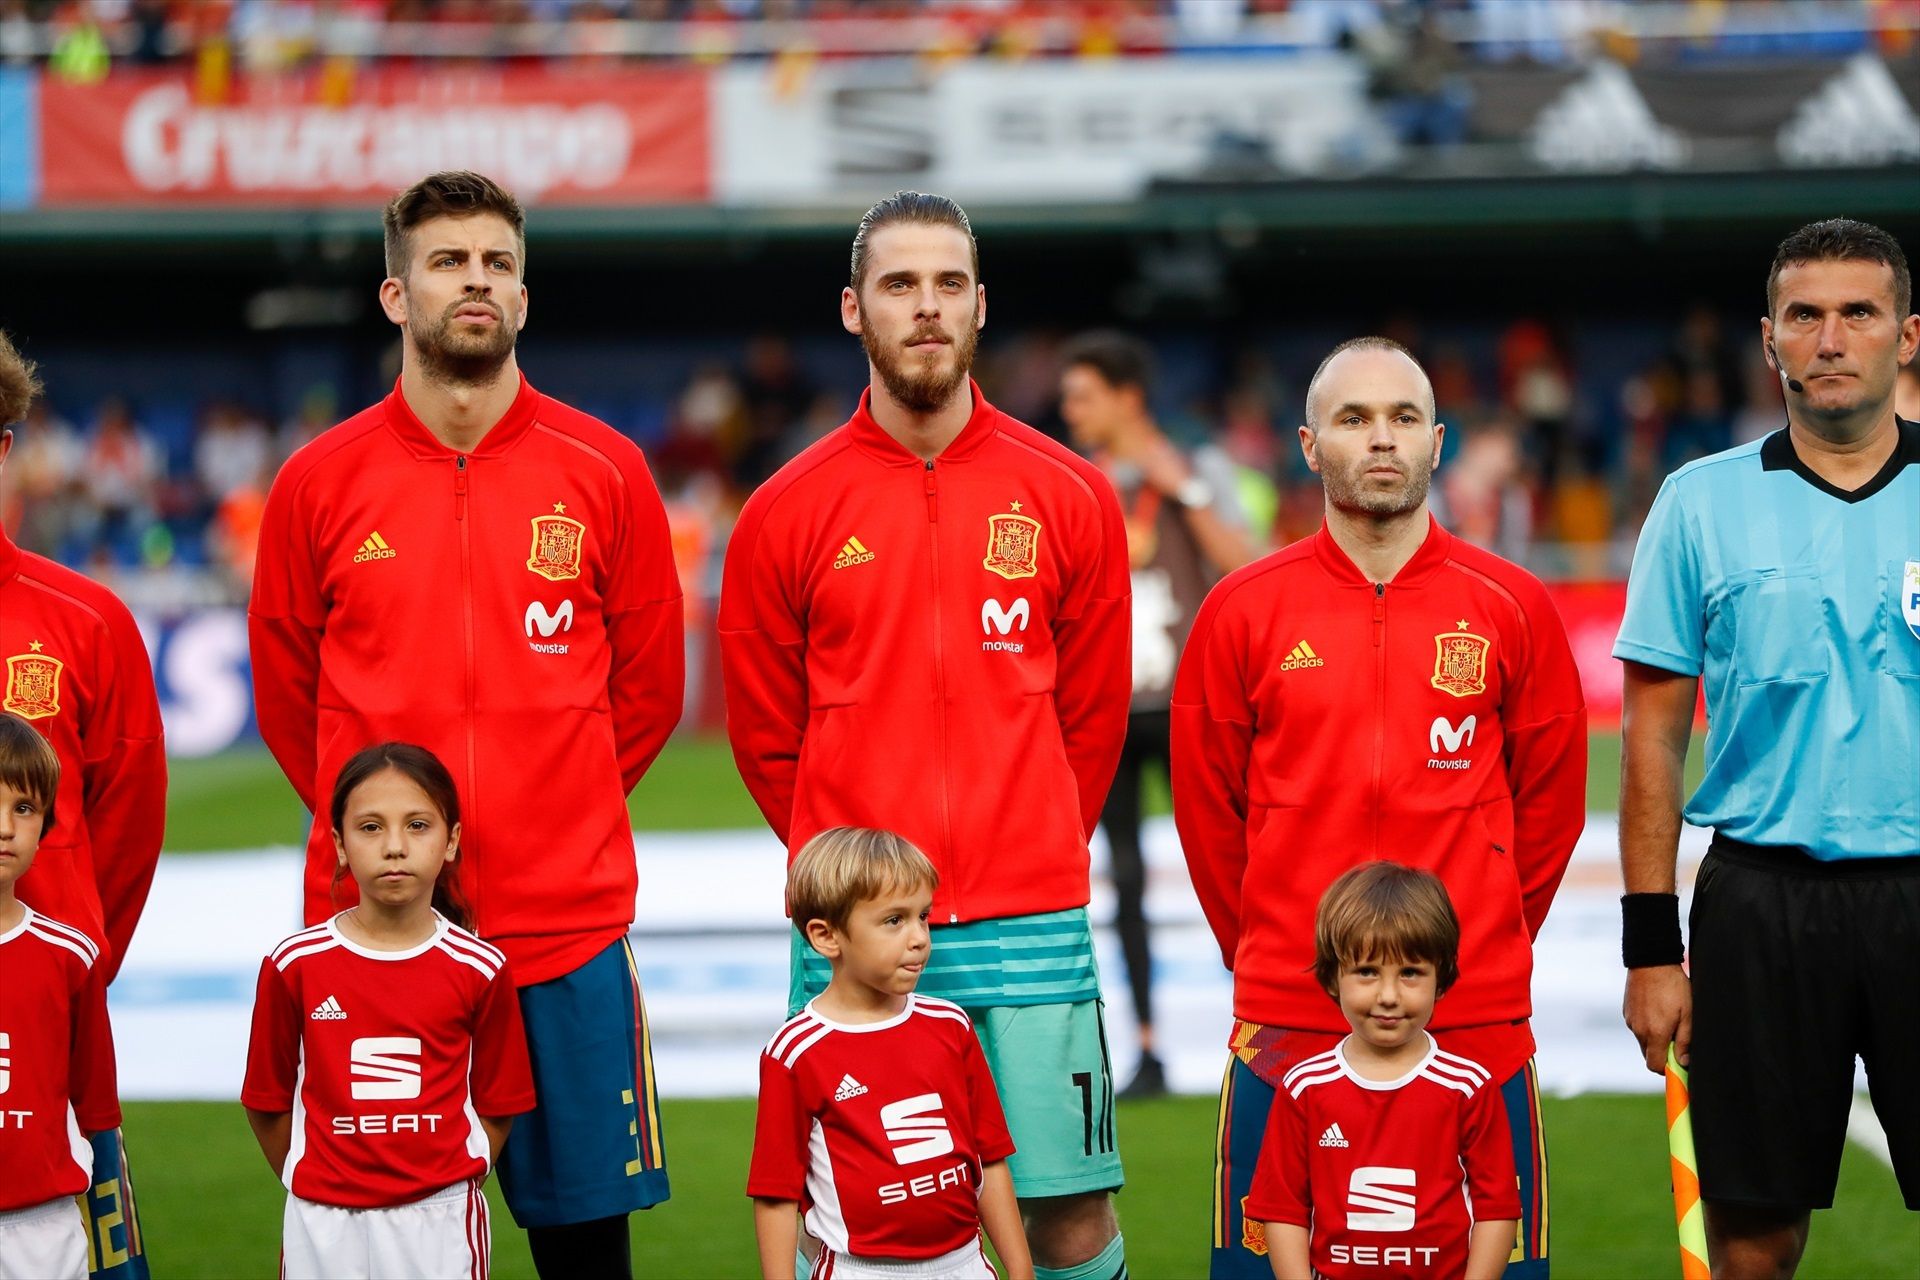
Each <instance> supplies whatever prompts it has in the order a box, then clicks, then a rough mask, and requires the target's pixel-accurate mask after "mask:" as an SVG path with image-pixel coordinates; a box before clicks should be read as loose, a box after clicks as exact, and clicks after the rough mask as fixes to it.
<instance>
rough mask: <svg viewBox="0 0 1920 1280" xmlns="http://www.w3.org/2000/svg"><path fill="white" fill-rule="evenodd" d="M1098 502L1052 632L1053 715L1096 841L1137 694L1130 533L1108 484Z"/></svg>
mask: <svg viewBox="0 0 1920 1280" xmlns="http://www.w3.org/2000/svg"><path fill="white" fill-rule="evenodd" d="M1088 488H1089V489H1090V490H1091V491H1092V493H1093V495H1094V498H1095V501H1096V502H1097V503H1098V524H1097V526H1096V530H1095V533H1094V535H1093V536H1094V537H1095V538H1097V544H1096V545H1095V546H1094V547H1092V548H1090V549H1089V554H1087V555H1086V556H1085V557H1084V559H1083V560H1082V562H1081V564H1080V565H1079V573H1078V576H1077V578H1076V581H1075V583H1074V584H1073V587H1072V588H1071V589H1070V590H1069V592H1068V594H1067V596H1066V598H1065V599H1064V600H1063V601H1062V607H1061V610H1060V613H1059V615H1058V616H1057V617H1056V618H1055V620H1054V625H1053V647H1054V654H1055V659H1056V668H1055V669H1056V674H1055V676H1054V686H1053V703H1054V712H1055V714H1056V715H1058V716H1059V718H1060V738H1061V741H1062V742H1063V743H1064V744H1065V746H1066V751H1067V764H1068V766H1069V767H1071V768H1072V770H1073V777H1074V781H1075V783H1076V784H1077V785H1078V788H1079V792H1080V829H1081V830H1082V831H1083V832H1084V833H1085V834H1086V835H1087V836H1088V837H1089V838H1091V837H1092V835H1093V828H1094V826H1095V825H1096V824H1097V823H1098V822H1099V821H1100V810H1101V808H1102V806H1104V805H1105V804H1106V802H1107V789H1108V788H1109V787H1111V786H1112V785H1113V771H1114V770H1115V769H1116V768H1118V767H1119V764H1120V748H1121V746H1122V745H1123V744H1124V743H1125V741H1126V736H1127V709H1128V704H1129V702H1130V701H1131V698H1132V693H1133V617H1132V612H1131V610H1132V606H1133V583H1132V579H1131V576H1130V575H1129V572H1128V568H1127V527H1126V521H1125V520H1124V518H1123V517H1122V516H1121V514H1120V500H1119V498H1117V497H1116V496H1115V495H1114V492H1113V486H1112V485H1111V484H1109V483H1107V481H1106V479H1105V477H1103V476H1102V477H1096V478H1095V480H1094V481H1093V482H1090V483H1089V484H1088Z"/></svg>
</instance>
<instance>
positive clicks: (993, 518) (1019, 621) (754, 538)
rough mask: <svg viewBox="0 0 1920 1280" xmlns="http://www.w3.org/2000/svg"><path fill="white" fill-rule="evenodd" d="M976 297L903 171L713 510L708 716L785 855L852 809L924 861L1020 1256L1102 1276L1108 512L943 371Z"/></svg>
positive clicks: (963, 228) (942, 993)
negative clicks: (783, 425) (936, 878)
mask: <svg viewBox="0 0 1920 1280" xmlns="http://www.w3.org/2000/svg"><path fill="white" fill-rule="evenodd" d="M986 318H987V313H986V290H985V289H984V288H983V287H982V285H981V284H980V273H979V253H978V249H977V247H976V245H975V243H974V239H973V230H972V227H971V226H970V225H969V223H968V221H967V215H966V214H965V213H964V212H963V211H962V210H961V208H960V207H959V206H958V205H956V204H955V203H953V201H951V200H948V199H946V198H944V197H942V196H935V195H923V194H921V193H919V192H912V191H903V192H900V193H898V194H896V195H893V196H890V197H888V198H887V199H885V200H882V201H881V202H880V203H879V204H877V205H875V206H874V207H873V208H872V209H870V210H868V211H867V215H866V217H865V218H863V219H862V220H861V222H860V228H859V230H858V231H857V232H856V233H855V235H854V240H853V261H852V273H851V281H850V283H849V284H848V286H847V288H846V289H845V290H844V291H843V292H842V294H841V297H840V319H841V323H842V324H843V325H844V326H845V327H846V329H847V332H849V333H852V334H855V335H857V336H858V337H859V338H860V341H861V345H862V346H863V347H865V349H866V353H867V361H868V365H869V369H870V378H869V382H870V385H869V387H868V389H867V392H866V394H865V395H863V396H862V397H861V400H860V407H859V409H858V410H856V411H855V413H854V415H853V418H852V420H851V421H849V422H848V423H847V424H846V425H844V426H842V427H840V428H839V429H838V430H836V431H834V432H832V433H831V434H829V435H828V436H827V437H826V438H825V439H823V440H821V441H820V442H819V443H817V444H815V445H814V446H813V447H812V448H810V449H808V450H807V451H806V452H805V453H802V454H801V455H800V456H799V457H798V458H795V459H794V460H793V461H792V462H790V463H788V464H787V465H786V466H785V467H783V468H782V469H781V470H780V472H779V473H778V474H776V475H775V476H774V477H773V478H772V479H771V480H769V481H768V482H767V483H766V484H764V485H762V486H761V487H760V489H759V490H758V491H757V492H756V493H754V495H753V496H752V498H750V499H749V500H748V501H747V505H746V508H745V510H743V511H742V512H741V514H740V522H739V525H738V526H737V527H736V528H735V530H734V533H733V538H732V540H731V542H730V543H729V544H728V547H727V563H726V573H725V579H724V582H723V585H722V588H721V595H720V652H721V659H722V664H723V671H724V675H725V680H726V689H727V732H728V736H729V737H730V738H731V739H732V741H733V753H734V759H735V760H736V761H737V762H738V763H739V766H740V773H741V776H742V777H743V778H744V779H745V781H746V784H747V789H748V790H749V791H750V792H752V794H753V797H754V799H755V801H756V802H757V803H758V804H759V806H760V809H761V812H762V813H764V814H765V815H766V818H767V822H768V823H769V824H770V825H771V826H772V827H773V830H774V833H775V834H776V835H778V836H779V837H780V839H781V840H782V841H783V842H785V844H786V846H787V849H788V851H789V855H791V854H793V853H795V852H797V851H798V850H799V849H800V848H801V846H803V845H804V844H806V842H807V841H808V840H809V839H811V838H812V837H813V836H814V835H816V834H818V833H819V832H821V831H824V830H826V829H828V828H831V827H839V826H855V827H873V828H879V829H882V830H890V831H896V832H898V833H900V834H901V835H902V836H904V837H905V838H906V839H908V840H909V841H911V842H912V843H913V844H914V845H915V846H916V847H918V848H920V849H922V850H924V851H925V852H926V854H927V856H928V857H930V858H931V859H932V860H933V864H934V866H935V867H936V868H938V870H939V873H940V883H939V888H938V889H937V890H936V892H935V894H934V897H933V908H932V915H931V917H930V919H931V922H932V925H933V952H932V960H931V961H930V962H929V963H928V966H927V969H926V973H925V975H924V977H923V978H922V979H921V983H920V990H921V991H922V992H923V993H924V994H927V995H930V996H936V997H939V998H941V999H945V1000H950V1001H952V1002H954V1003H956V1004H959V1005H961V1006H963V1007H964V1008H965V1009H966V1012H967V1014H968V1016H969V1017H970V1018H971V1019H972V1020H973V1025H974V1028H975V1030H976V1032H977V1033H978V1034H979V1036H980V1040H981V1044H982V1046H983V1048H984V1049H985V1052H986V1058H987V1063H988V1065H989V1067H990V1068H991V1069H992V1071H993V1075H994V1079H995V1081H996V1083H997V1084H998V1087H999V1091H1000V1097H1001V1100H1002V1102H1003V1103H1004V1105H1005V1109H1006V1115H1007V1121H1008V1125H1009V1127H1010V1129H1011V1131H1012V1134H1013V1140H1014V1144H1015V1146H1016V1147H1017V1148H1018V1150H1017V1152H1016V1153H1015V1155H1014V1156H1013V1157H1012V1159H1011V1161H1010V1162H1009V1167H1010V1169H1011V1171H1012V1174H1013V1184H1014V1191H1015V1193H1016V1194H1017V1195H1018V1197H1019V1199H1020V1204H1021V1211H1022V1216H1023V1217H1024V1218H1025V1221H1026V1228H1027V1234H1028V1238H1029V1241H1030V1243H1031V1245H1032V1248H1033V1258H1034V1262H1035V1271H1036V1275H1037V1276H1039V1277H1040V1280H1111V1278H1112V1277H1115V1276H1120V1275H1124V1274H1125V1271H1126V1263H1125V1260H1124V1249H1123V1246H1122V1244H1121V1240H1120V1232H1119V1224H1118V1222H1117V1221H1116V1219H1115V1217H1114V1213H1113V1208H1112V1204H1111V1202H1110V1199H1109V1193H1110V1192H1112V1191H1113V1190H1115V1189H1117V1188H1118V1187H1119V1186H1120V1183H1121V1180H1122V1175H1121V1169H1120V1158H1119V1154H1118V1152H1117V1150H1116V1148H1115V1142H1114V1116H1113V1080H1112V1071H1111V1069H1110V1067H1109V1065H1108V1060H1107V1046H1106V1033H1105V1030H1104V1028H1103V1027H1102V1024H1101V1015H1100V989H1099V979H1098V975H1097V973H1096V971H1095V968H1094V959H1093V937H1092V930H1091V927H1090V925H1089V923H1088V918H1087V900H1088V897H1089V892H1088V881H1089V872H1088V863H1089V854H1088V850H1087V841H1088V837H1089V835H1090V834H1091V832H1092V830H1093V827H1094V824H1095V822H1096V821H1098V819H1099V817H1100V807H1101V804H1102V802H1103V801H1104V799H1105V797H1106V793H1107V785H1108V783H1109V782H1110V781H1111V780H1112V777H1113V771H1114V765H1115V762H1116V760H1117V759H1118V757H1119V753H1120V743H1121V739H1122V737H1123V735H1124V734H1125V731H1126V720H1127V700H1128V693H1129V677H1128V671H1129V667H1128V625H1129V624H1128V619H1127V602H1128V581H1127V548H1126V532H1125V529H1124V526H1123V525H1122V522H1121V517H1120V508H1119V504H1118V502H1117V501H1116V500H1115V498H1114V494H1113V487H1112V486H1111V485H1110V484H1108V483H1107V481H1106V478H1105V477H1104V476H1102V475H1101V474H1100V472H1099V471H1098V470H1097V469H1096V468H1094V467H1093V466H1092V464H1090V463H1088V462H1086V461H1085V460H1084V459H1082V458H1080V457H1079V456H1077V455H1076V454H1074V453H1073V452H1072V451H1070V450H1068V449H1066V448H1064V447H1063V446H1061V445H1059V444H1057V443H1055V442H1054V441H1052V440H1049V439H1047V438H1046V437H1045V436H1043V435H1041V434H1040V433H1039V432H1037V431H1034V430H1033V429H1032V428H1030V427H1028V426H1026V425H1024V424H1022V423H1020V422H1016V421H1015V420H1013V419H1012V418H1010V417H1008V416H1007V415H1006V414H1003V413H1001V412H1000V411H999V410H997V409H995V408H994V407H993V406H992V405H990V404H988V403H987V401H986V398H985V397H984V396H982V395H981V393H980V389H979V387H978V386H976V385H975V384H974V382H973V380H972V379H971V378H970V377H969V376H968V375H969V372H970V370H971V368H972V365H973V354H974V347H975V344H976V342H977V341H978V336H979V332H980V329H981V326H982V325H984V324H985V323H986ZM791 972H792V977H793V984H792V990H791V992H790V993H789V1006H790V1008H789V1012H790V1013H792V1012H798V1010H799V1009H800V1008H801V1006H802V1005H804V1004H805V1003H806V1001H807V1000H808V999H810V998H811V997H813V996H815V995H818V994H819V993H820V991H822V990H823V989H824V988H825V986H826V983H827V980H828V977H829V970H828V966H827V963H826V961H825V959H824V958H822V957H818V956H815V955H814V954H813V953H812V951H811V949H810V948H808V947H807V946H806V945H805V943H804V942H803V941H802V940H801V939H800V937H799V934H798V933H797V932H796V933H795V934H794V935H793V963H792V971H791ZM885 1101H888V1102H891V1101H894V1100H892V1099H888V1100H885Z"/></svg>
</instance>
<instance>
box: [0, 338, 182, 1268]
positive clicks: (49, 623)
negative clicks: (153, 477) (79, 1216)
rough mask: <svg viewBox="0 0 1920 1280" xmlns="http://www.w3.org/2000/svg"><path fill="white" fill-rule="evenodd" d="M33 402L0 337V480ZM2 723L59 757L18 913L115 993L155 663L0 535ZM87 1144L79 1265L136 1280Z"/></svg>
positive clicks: (146, 817) (96, 593) (103, 611)
mask: <svg viewBox="0 0 1920 1280" xmlns="http://www.w3.org/2000/svg"><path fill="white" fill-rule="evenodd" d="M39 393H40V382H39V379H38V378H37V377H36V376H35V371H34V365H33V362H32V361H30V360H27V359H26V358H25V357H23V356H22V355H21V354H20V353H19V351H18V350H16V349H15V348H14V345H13V343H12V342H11V341H10V340H9V339H8V338H7V336H6V334H4V333H0V470H3V469H4V467H5V464H6V458H7V454H8V453H9V452H10V451H11V450H12V448H13V432H12V431H11V430H10V429H9V428H10V427H11V426H12V425H13V424H14V423H17V422H19V421H20V420H21V419H22V418H24V417H26V414H27V407H28V405H30V404H31V403H32V401H33V398H34V397H35V396H36V395H38V394H39ZM0 711H8V712H12V713H13V714H14V715H16V716H19V717H20V718H21V719H23V720H25V721H26V722H27V723H28V724H31V725H32V726H33V727H34V728H35V729H37V730H39V732H40V736H41V737H43V738H45V739H47V741H49V742H51V743H52V744H53V750H54V754H55V755H57V756H58V757H59V758H60V785H59V795H58V798H57V801H56V803H55V806H54V807H55V810H56V811H57V812H58V814H59V821H58V822H56V823H54V824H53V826H52V828H51V829H50V830H48V831H47V832H46V837H45V839H44V840H43V841H42V842H41V844H40V853H39V857H38V860H37V861H36V862H35V863H34V865H33V869H32V870H31V871H29V872H28V873H27V874H26V875H24V876H22V877H21V879H20V883H19V896H20V900H21V901H22V902H25V903H26V904H27V905H28V906H30V907H32V908H33V909H34V910H35V911H37V912H40V913H42V914H43V915H47V916H50V917H52V918H53V919H55V920H59V921H64V922H65V923H66V924H68V925H71V926H73V927H74V928H76V929H78V930H80V931H81V932H83V933H85V934H86V935H87V938H88V939H89V940H90V941H91V942H92V943H93V945H94V946H95V947H97V948H98V949H99V953H100V958H99V964H100V966H101V973H102V981H103V982H111V981H113V977H114V975H115V974H116V973H118V972H119V969H120V964H121V962H122V961H123V960H125V959H126V955H127V945H128V944H129V943H130V942H131V941H132V940H133V931H134V927H135V926H136V925H137V924H139V922H140V915H141V912H142V910H143V909H144V908H145V907H146V904H147V891H148V889H149V888H150V887H151V886H152V884H153V873H154V869H155V868H156V867H157V866H158V865H159V862H160V841H161V836H162V833H163V832H164V830H165V827H166V818H167V753H166V747H165V743H164V742H163V741H162V734H161V727H160V700H159V699H158V698H157V697H156V696H155V694H154V688H153V663H152V660H151V659H149V658H148V656H147V648H146V645H145V644H144V643H143V642H142V641H141V639H140V631H139V628H137V627H136V626H135V625H134V622H133V616H132V615H131V614H129V613H128V612H127V607H126V605H124V604H122V603H121V602H120V599H119V597H118V596H116V595H114V594H113V592H111V591H109V590H108V589H107V588H106V587H104V586H102V585H101V584H100V583H98V582H95V581H94V580H93V579H91V578H89V577H86V576H85V575H84V574H80V573H76V572H74V571H73V570H72V569H68V568H66V567H65V566H63V565H58V564H55V563H54V562H53V561H51V560H48V559H46V558H44V557H42V556H37V555H35V554H33V553H32V552H31V551H26V550H23V549H22V548H20V547H18V546H16V545H15V544H14V543H13V541H12V540H11V539H10V538H8V537H7V534H6V531H5V530H4V529H0ZM0 981H5V978H4V976H0ZM5 1029H6V1028H4V1027H0V1031H4V1030H5ZM0 1056H4V1055H0ZM92 1145H93V1177H92V1183H91V1186H92V1190H91V1191H89V1192H88V1193H87V1194H85V1195H83V1196H81V1197H80V1205H81V1208H82V1210H83V1211H84V1213H85V1215H86V1217H87V1219H88V1222H87V1226H88V1231H87V1235H88V1240H89V1244H88V1250H87V1254H88V1266H89V1267H90V1268H91V1271H92V1274H93V1275H95V1276H98V1277H102V1278H111V1280H145V1277H146V1276H147V1274H148V1269H147V1256H146V1241H145V1239H144V1237H143V1236H142V1233H141V1230H140V1218H139V1215H138V1212H137V1206H136V1204H135V1201H134V1195H133V1182H132V1180H131V1178H130V1176H129V1174H128V1164H127V1156H126V1148H125V1143H124V1142H123V1141H122V1138H121V1134H120V1130H119V1129H117V1128H114V1129H106V1130H103V1131H101V1132H99V1133H96V1134H94V1135H93V1138H92Z"/></svg>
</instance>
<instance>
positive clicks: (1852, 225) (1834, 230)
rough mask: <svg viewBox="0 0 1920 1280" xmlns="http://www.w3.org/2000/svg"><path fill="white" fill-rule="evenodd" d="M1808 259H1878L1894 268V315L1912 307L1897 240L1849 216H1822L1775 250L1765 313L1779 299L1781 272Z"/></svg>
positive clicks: (1910, 287) (1910, 286) (1904, 260)
mask: <svg viewBox="0 0 1920 1280" xmlns="http://www.w3.org/2000/svg"><path fill="white" fill-rule="evenodd" d="M1809 262H1878V263H1880V264H1881V265H1882V266H1884V267H1886V268H1887V270H1889V271H1891V272H1893V318H1894V321H1895V323H1898V322H1899V321H1901V320H1904V319H1906V317H1907V313H1908V312H1909V311H1910V310H1911V309H1912V307H1913V276H1912V274H1911V273H1909V272H1908V270H1907V255H1906V254H1904V253H1902V252H1901V251H1900V242H1899V241H1898V240H1895V239H1894V238H1893V237H1892V236H1890V235H1888V234H1887V233H1886V232H1884V231H1882V230H1881V229H1880V228H1879V227H1876V226H1874V225H1873V224H1872V223H1871V222H1858V221H1855V220H1854V219H1852V218H1825V219H1822V220H1821V221H1819V222H1809V223H1808V224H1807V225H1806V226H1804V227H1802V228H1800V229H1799V230H1798V231H1796V232H1794V233H1793V234H1792V235H1790V236H1788V237H1787V238H1786V239H1785V240H1782V241H1781V242H1780V247H1779V248H1778V249H1776V250H1774V254H1773V267H1772V269H1771V270H1769V271H1768V272H1767V314H1768V315H1769V316H1771V315H1772V314H1773V309H1774V304H1775V303H1776V302H1777V301H1778V300H1779V293H1780V273H1781V272H1782V271H1785V270H1786V269H1787V268H1788V267H1797V266H1801V265H1804V264H1805V263H1809Z"/></svg>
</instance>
